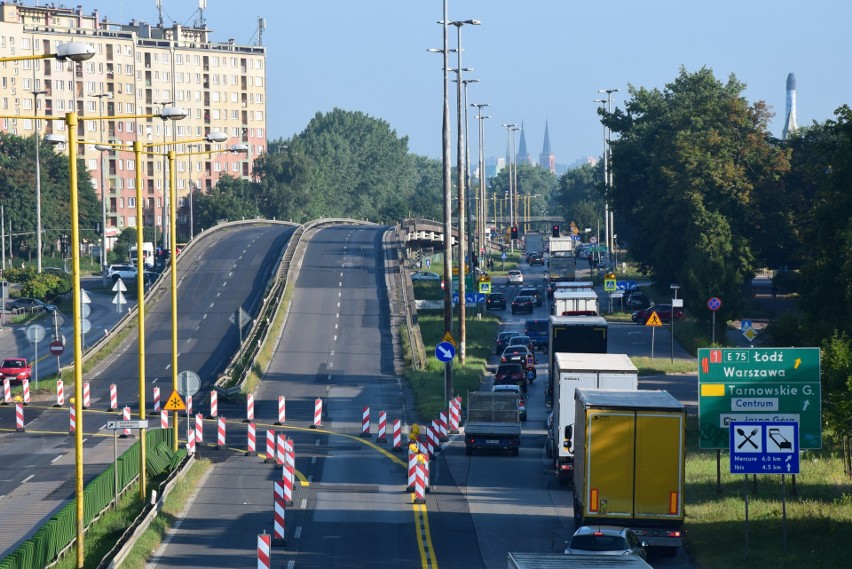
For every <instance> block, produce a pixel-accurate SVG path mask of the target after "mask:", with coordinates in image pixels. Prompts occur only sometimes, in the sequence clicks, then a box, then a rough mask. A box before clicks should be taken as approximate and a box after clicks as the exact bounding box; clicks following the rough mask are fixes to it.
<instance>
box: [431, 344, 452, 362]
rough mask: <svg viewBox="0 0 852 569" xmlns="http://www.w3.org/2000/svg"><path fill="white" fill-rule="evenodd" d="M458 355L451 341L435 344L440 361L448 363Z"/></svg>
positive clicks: (436, 354)
mask: <svg viewBox="0 0 852 569" xmlns="http://www.w3.org/2000/svg"><path fill="white" fill-rule="evenodd" d="M455 356H456V349H455V347H454V346H453V345H452V344H451V343H449V342H441V343H440V344H438V345H437V346H435V357H436V358H438V361H442V362H444V363H447V362H448V361H450V360H451V359H453V358H454V357H455Z"/></svg>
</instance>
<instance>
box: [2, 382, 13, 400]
mask: <svg viewBox="0 0 852 569" xmlns="http://www.w3.org/2000/svg"><path fill="white" fill-rule="evenodd" d="M11 402H12V382H11V381H9V380H8V379H4V380H3V405H8V404H9V403H11Z"/></svg>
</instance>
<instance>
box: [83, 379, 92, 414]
mask: <svg viewBox="0 0 852 569" xmlns="http://www.w3.org/2000/svg"><path fill="white" fill-rule="evenodd" d="M91 406H92V388H91V386H90V385H89V382H88V381H84V382H83V409H88V408H89V407H91Z"/></svg>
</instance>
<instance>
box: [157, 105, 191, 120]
mask: <svg viewBox="0 0 852 569" xmlns="http://www.w3.org/2000/svg"><path fill="white" fill-rule="evenodd" d="M186 114H187V113H186V110H185V109H182V108H180V107H163V110H162V111H160V118H161V119H163V120H164V121H165V120H173V121H179V120H181V119H185V118H186Z"/></svg>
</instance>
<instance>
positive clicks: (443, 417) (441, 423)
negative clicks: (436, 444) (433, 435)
mask: <svg viewBox="0 0 852 569" xmlns="http://www.w3.org/2000/svg"><path fill="white" fill-rule="evenodd" d="M438 428H439V429H440V430H439V431H438V440H440V441H441V442H442V443H445V442H447V441H448V440H450V437H448V436H447V412H446V411H441V412H440V413H438Z"/></svg>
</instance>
